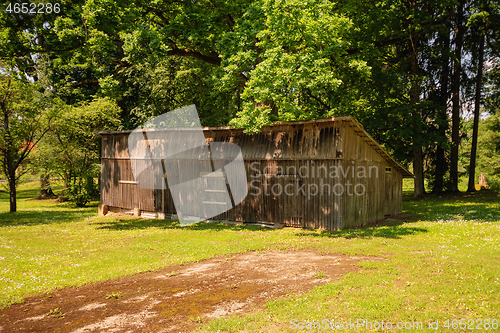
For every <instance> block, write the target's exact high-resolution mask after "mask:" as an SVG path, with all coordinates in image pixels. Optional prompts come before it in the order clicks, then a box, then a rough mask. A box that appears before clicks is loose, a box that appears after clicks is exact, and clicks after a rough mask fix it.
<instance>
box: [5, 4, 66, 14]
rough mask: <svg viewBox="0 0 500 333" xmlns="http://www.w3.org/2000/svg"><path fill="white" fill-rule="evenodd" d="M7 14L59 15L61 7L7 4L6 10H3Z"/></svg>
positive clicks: (55, 5)
mask: <svg viewBox="0 0 500 333" xmlns="http://www.w3.org/2000/svg"><path fill="white" fill-rule="evenodd" d="M5 11H6V12H7V13H16V14H19V13H23V14H52V13H56V14H57V13H59V12H60V11H61V5H60V4H59V3H54V4H52V3H50V2H49V3H29V2H21V3H15V4H12V3H9V4H8V5H7V8H5Z"/></svg>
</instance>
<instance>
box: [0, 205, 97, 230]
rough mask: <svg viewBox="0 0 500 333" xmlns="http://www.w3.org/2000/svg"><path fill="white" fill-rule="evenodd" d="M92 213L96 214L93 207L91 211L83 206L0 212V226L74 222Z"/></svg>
mask: <svg viewBox="0 0 500 333" xmlns="http://www.w3.org/2000/svg"><path fill="white" fill-rule="evenodd" d="M92 215H96V214H95V211H94V208H92V210H91V211H89V210H88V209H85V208H84V209H58V210H56V211H18V212H16V213H8V212H7V213H0V227H9V226H30V225H38V224H53V223H68V222H76V221H81V220H82V219H84V218H85V217H89V216H92Z"/></svg>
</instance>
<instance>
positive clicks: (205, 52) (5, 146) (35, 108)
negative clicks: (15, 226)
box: [0, 0, 500, 212]
mask: <svg viewBox="0 0 500 333" xmlns="http://www.w3.org/2000/svg"><path fill="white" fill-rule="evenodd" d="M499 28H500V6H499V3H498V2H497V1H491V0H453V1H451V0H444V1H437V0H436V1H416V0H410V1H396V0H388V1H374V0H366V1H354V0H343V1H335V2H334V1H325V0H303V1H299V0H258V1H255V0H237V1H228V0H226V1H223V0H200V1H198V0H157V1H132V0H118V1H111V0H87V1H69V0H61V1H58V2H57V3H56V2H47V1H33V2H31V3H27V2H24V3H23V2H20V1H10V2H5V3H4V4H3V5H2V8H1V12H0V163H1V166H2V170H1V174H0V178H5V179H6V180H7V183H6V184H7V185H6V186H7V187H8V191H9V193H10V211H11V212H14V211H16V186H17V184H18V183H19V180H20V179H22V177H24V176H26V175H27V174H31V175H34V174H35V175H38V176H39V177H40V178H41V193H40V195H41V196H48V195H51V194H52V193H51V192H52V190H51V185H50V178H52V177H61V178H62V179H63V180H64V183H65V193H64V195H65V196H67V197H68V198H69V199H71V200H73V201H75V202H76V203H77V205H85V203H87V202H88V200H89V199H90V198H91V197H92V196H95V195H98V191H99V188H98V182H97V180H96V179H97V178H98V174H99V170H100V167H99V137H98V136H97V135H96V132H97V131H101V130H124V129H133V128H135V127H137V126H139V125H140V124H142V123H143V122H144V121H146V120H148V119H151V118H152V117H155V116H158V115H160V114H162V113H165V112H168V111H170V110H173V109H176V108H178V107H182V106H185V105H189V104H196V106H197V109H198V112H199V115H200V120H201V122H202V125H204V126H221V125H231V126H233V127H243V128H245V130H246V131H247V132H249V133H255V132H257V131H259V128H260V127H261V126H263V125H269V124H272V122H274V121H293V120H308V119H316V118H324V117H330V116H343V115H352V116H354V117H355V118H356V119H357V120H358V121H359V122H360V123H361V124H362V125H363V126H364V127H365V129H366V130H367V131H368V133H370V135H372V136H373V137H374V138H375V140H377V141H378V142H379V143H381V144H382V145H383V146H384V148H385V149H386V150H387V151H389V152H390V153H391V154H392V155H393V156H394V157H395V158H396V159H397V160H398V161H399V162H400V163H402V164H403V165H404V166H406V167H408V168H409V169H410V170H412V171H413V173H414V175H415V178H414V195H415V197H421V196H424V195H425V194H426V193H428V192H433V193H442V192H457V191H459V185H460V182H461V181H462V182H466V183H467V186H466V187H467V190H468V191H474V183H477V177H478V175H479V173H480V172H482V173H484V174H485V175H486V179H487V181H488V183H489V185H490V188H493V189H495V188H496V189H500V111H499V110H500V109H499V106H500V64H499V56H500V43H499V40H500V29H499Z"/></svg>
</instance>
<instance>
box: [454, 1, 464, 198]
mask: <svg viewBox="0 0 500 333" xmlns="http://www.w3.org/2000/svg"><path fill="white" fill-rule="evenodd" d="M464 5H465V1H464V0H460V1H459V3H458V5H457V9H456V15H455V50H454V59H453V60H454V61H453V77H452V103H453V104H452V115H451V120H452V125H451V126H452V127H451V139H452V145H451V160H450V191H451V192H458V151H459V145H460V87H461V85H460V82H461V74H462V44H463V38H464V30H465V22H464Z"/></svg>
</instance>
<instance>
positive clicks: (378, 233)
mask: <svg viewBox="0 0 500 333" xmlns="http://www.w3.org/2000/svg"><path fill="white" fill-rule="evenodd" d="M402 225H403V222H401V221H391V223H390V225H383V226H376V227H368V228H359V229H344V230H336V231H321V232H320V233H305V232H304V233H298V234H297V236H309V237H327V238H346V239H350V238H373V237H382V238H392V239H400V238H402V237H403V236H410V235H415V234H417V233H424V232H428V231H429V230H428V229H427V228H420V227H408V226H406V227H405V226H402Z"/></svg>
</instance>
